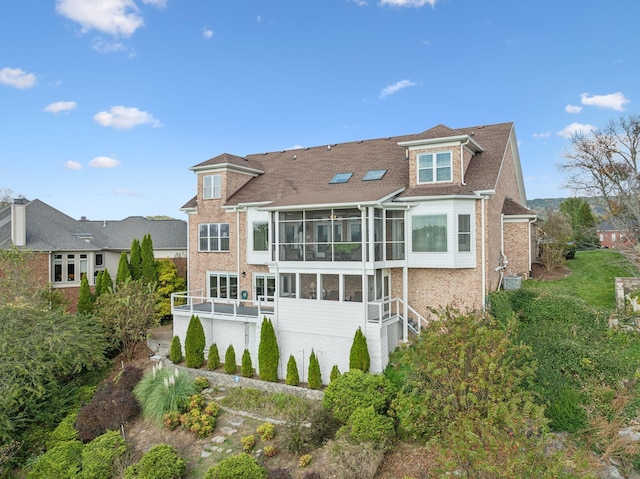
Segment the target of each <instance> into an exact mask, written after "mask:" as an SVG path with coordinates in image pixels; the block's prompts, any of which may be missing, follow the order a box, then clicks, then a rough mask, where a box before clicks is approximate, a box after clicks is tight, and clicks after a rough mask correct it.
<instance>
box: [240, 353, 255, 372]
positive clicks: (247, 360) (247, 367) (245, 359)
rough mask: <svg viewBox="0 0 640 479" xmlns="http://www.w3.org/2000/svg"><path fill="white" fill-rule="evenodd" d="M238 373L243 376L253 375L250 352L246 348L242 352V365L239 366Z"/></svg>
mask: <svg viewBox="0 0 640 479" xmlns="http://www.w3.org/2000/svg"><path fill="white" fill-rule="evenodd" d="M240 374H242V376H243V377H245V378H250V377H251V376H253V364H252V363H251V354H250V353H249V350H248V349H245V350H244V352H243V353H242V365H241V366H240Z"/></svg>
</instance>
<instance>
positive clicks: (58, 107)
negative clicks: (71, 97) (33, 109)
mask: <svg viewBox="0 0 640 479" xmlns="http://www.w3.org/2000/svg"><path fill="white" fill-rule="evenodd" d="M75 108H76V102H75V101H56V102H54V103H49V104H48V105H47V106H46V107H44V111H47V112H49V113H60V112H61V111H70V110H75Z"/></svg>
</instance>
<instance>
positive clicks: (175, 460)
mask: <svg viewBox="0 0 640 479" xmlns="http://www.w3.org/2000/svg"><path fill="white" fill-rule="evenodd" d="M186 468H187V465H186V462H185V460H184V459H183V458H182V457H180V455H179V454H178V453H177V451H176V450H175V449H174V448H173V446H170V445H169V444H158V445H156V446H153V447H152V448H151V449H149V452H147V453H146V454H144V455H143V456H142V457H141V458H140V460H139V461H138V462H137V463H135V464H133V465H131V466H129V467H127V469H126V470H125V473H124V477H125V479H180V478H181V477H183V476H184V473H185V471H186Z"/></svg>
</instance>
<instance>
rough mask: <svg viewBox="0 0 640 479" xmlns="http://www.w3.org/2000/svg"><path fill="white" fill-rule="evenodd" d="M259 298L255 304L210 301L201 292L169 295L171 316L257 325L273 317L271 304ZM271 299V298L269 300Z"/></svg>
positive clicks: (228, 300) (226, 300)
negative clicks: (264, 319)
mask: <svg viewBox="0 0 640 479" xmlns="http://www.w3.org/2000/svg"><path fill="white" fill-rule="evenodd" d="M267 299H270V298H265V297H264V296H263V297H260V298H259V300H258V302H257V304H255V303H254V302H250V301H241V300H236V299H212V298H208V297H206V296H204V294H203V291H202V290H196V291H184V292H181V293H173V294H172V295H171V314H174V315H181V316H185V315H189V316H191V315H196V316H199V317H200V318H211V319H220V320H224V321H237V322H242V323H258V322H259V321H262V318H263V317H264V316H273V302H272V301H267ZM271 299H272V298H271Z"/></svg>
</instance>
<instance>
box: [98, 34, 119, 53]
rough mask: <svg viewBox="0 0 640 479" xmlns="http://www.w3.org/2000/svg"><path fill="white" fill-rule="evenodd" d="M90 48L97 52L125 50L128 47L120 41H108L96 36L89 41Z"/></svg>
mask: <svg viewBox="0 0 640 479" xmlns="http://www.w3.org/2000/svg"><path fill="white" fill-rule="evenodd" d="M91 48H93V49H94V50H95V51H97V52H98V53H115V52H125V51H127V50H128V48H127V47H126V46H125V45H124V43H121V42H109V41H105V40H103V39H102V38H99V37H96V38H94V39H93V40H92V41H91Z"/></svg>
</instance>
